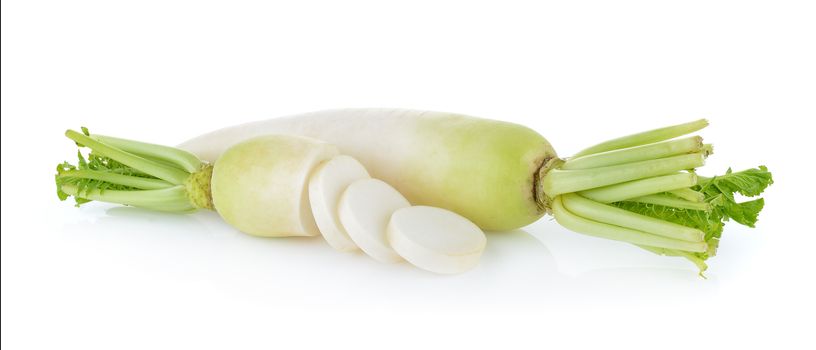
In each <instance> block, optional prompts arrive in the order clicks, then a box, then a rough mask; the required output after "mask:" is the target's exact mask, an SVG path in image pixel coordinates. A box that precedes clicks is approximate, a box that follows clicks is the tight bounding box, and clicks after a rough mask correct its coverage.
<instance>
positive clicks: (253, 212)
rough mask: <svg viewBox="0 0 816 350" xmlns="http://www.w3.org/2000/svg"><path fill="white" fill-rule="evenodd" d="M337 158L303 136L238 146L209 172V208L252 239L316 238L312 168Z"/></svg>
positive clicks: (256, 140)
mask: <svg viewBox="0 0 816 350" xmlns="http://www.w3.org/2000/svg"><path fill="white" fill-rule="evenodd" d="M337 154H338V150H337V147H335V146H333V145H330V144H327V143H325V142H321V141H317V140H314V139H310V138H306V137H301V136H287V135H269V136H262V137H258V138H254V139H250V140H247V141H244V142H242V143H239V144H237V145H235V146H234V147H231V148H230V149H229V150H227V151H226V152H224V154H223V155H221V157H219V158H218V160H217V161H216V162H215V165H214V166H213V173H212V180H211V183H212V200H213V204H214V206H215V208H216V210H217V211H218V214H220V215H221V217H222V218H224V220H225V221H226V222H227V223H229V224H230V225H232V226H234V227H235V228H237V229H238V230H240V231H242V232H245V233H248V234H251V235H255V236H265V237H284V236H315V235H318V234H320V232H319V231H318V229H317V226H316V225H315V222H314V218H313V217H312V210H311V207H310V205H309V196H308V190H307V187H308V184H307V182H308V180H309V175H310V173H311V171H312V169H314V168H315V166H317V165H318V164H320V163H321V162H323V161H325V160H327V159H331V158H332V157H334V156H336V155H337Z"/></svg>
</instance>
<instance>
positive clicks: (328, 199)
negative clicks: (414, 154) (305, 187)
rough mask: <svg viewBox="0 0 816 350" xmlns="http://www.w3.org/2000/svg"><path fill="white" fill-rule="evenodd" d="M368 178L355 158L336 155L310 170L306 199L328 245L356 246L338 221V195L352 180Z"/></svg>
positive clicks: (348, 248)
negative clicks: (311, 171) (307, 197)
mask: <svg viewBox="0 0 816 350" xmlns="http://www.w3.org/2000/svg"><path fill="white" fill-rule="evenodd" d="M367 178H370V176H369V175H368V172H367V171H366V169H365V167H363V165H362V164H360V162H358V161H357V160H356V159H354V158H352V157H350V156H346V155H340V156H337V157H334V158H332V159H330V160H329V161H326V162H325V163H323V164H321V165H320V166H318V167H317V169H315V170H314V173H312V176H311V177H310V179H309V202H310V204H311V206H312V214H313V215H314V218H315V222H316V223H317V227H318V228H319V229H320V233H322V234H323V238H324V239H326V242H327V243H329V245H330V246H332V248H334V249H336V250H339V251H353V250H357V249H358V247H357V245H356V244H354V241H352V240H351V237H349V235H348V233H346V229H345V228H343V225H342V224H341V223H340V216H339V215H338V208H337V206H338V204H339V202H340V195H342V194H343V191H344V190H345V189H346V188H347V187H348V186H349V185H351V184H352V183H353V182H354V181H357V180H360V179H367Z"/></svg>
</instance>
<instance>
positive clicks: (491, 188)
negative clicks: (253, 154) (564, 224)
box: [179, 109, 556, 230]
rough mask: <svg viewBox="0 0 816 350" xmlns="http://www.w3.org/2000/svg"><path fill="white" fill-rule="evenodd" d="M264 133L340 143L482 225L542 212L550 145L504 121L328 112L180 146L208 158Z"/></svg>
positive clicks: (418, 194) (378, 171)
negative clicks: (539, 190)
mask: <svg viewBox="0 0 816 350" xmlns="http://www.w3.org/2000/svg"><path fill="white" fill-rule="evenodd" d="M264 134H292V135H303V136H308V137H313V138H316V139H319V140H323V141H326V142H328V143H331V144H334V145H337V147H338V148H339V149H340V151H341V152H342V153H343V154H347V155H350V156H352V157H354V158H356V159H357V160H359V161H360V163H362V164H363V165H364V166H365V167H366V169H368V171H369V172H370V173H371V176H372V177H375V178H379V179H383V180H384V181H386V182H388V183H389V184H391V185H392V186H394V187H395V188H396V189H397V190H399V191H400V192H401V193H402V194H403V195H405V197H406V198H408V200H410V201H411V203H414V204H420V205H429V206H435V207H442V208H445V209H448V210H451V211H454V212H456V213H459V214H461V215H463V216H465V217H467V218H468V219H470V220H473V221H474V222H475V223H476V224H478V225H479V226H480V227H481V228H483V229H486V230H507V229H513V228H518V227H522V226H525V225H528V224H530V223H532V222H534V221H536V220H537V219H538V218H540V217H541V216H542V215H544V213H545V212H546V210H547V208H546V205H543V204H541V203H538V202H537V200H536V199H537V198H536V194H535V193H534V192H535V181H536V178H537V177H538V170H539V168H540V167H541V166H542V164H543V163H544V162H545V161H547V160H548V159H552V158H554V157H556V154H555V151H554V150H553V148H552V147H551V146H550V144H549V143H548V142H547V140H545V139H544V137H542V136H541V135H539V134H538V133H536V132H535V131H533V130H531V129H529V128H527V127H524V126H521V125H517V124H512V123H507V122H501V121H495V120H488V119H481V118H473V117H467V116H463V115H459V114H453V113H443V112H428V111H415V110H400V109H345V110H329V111H321V112H315V113H308V114H303V115H298V116H291V117H284V118H273V119H269V120H262V121H257V122H253V123H247V124H243V125H236V126H232V127H228V128H224V129H220V130H217V131H214V132H211V133H209V134H206V135H202V136H199V137H197V138H195V139H192V140H189V141H187V142H184V143H183V144H181V145H180V146H179V147H181V148H182V149H185V150H188V151H190V152H192V153H194V154H196V155H197V156H199V157H200V158H202V159H204V160H209V161H212V160H214V159H215V158H217V157H218V155H219V154H221V152H223V151H224V150H226V149H227V148H228V147H229V146H231V145H233V144H235V143H237V142H240V141H241V140H244V139H247V138H250V137H254V136H259V135H264Z"/></svg>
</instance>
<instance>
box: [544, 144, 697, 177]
mask: <svg viewBox="0 0 816 350" xmlns="http://www.w3.org/2000/svg"><path fill="white" fill-rule="evenodd" d="M701 151H703V138H702V137H700V136H692V137H686V138H682V139H678V140H672V141H664V142H658V143H652V144H647V145H641V146H636V147H632V148H625V149H618V150H614V151H607V152H603V153H595V154H590V155H586V156H583V157H577V158H570V159H568V160H567V161H566V162H564V165H562V166H561V168H560V169H563V170H577V169H590V168H599V167H604V166H610V165H618V164H626V163H633V162H638V161H642V160H650V159H657V158H665V157H670V156H676V155H680V154H685V153H697V152H701Z"/></svg>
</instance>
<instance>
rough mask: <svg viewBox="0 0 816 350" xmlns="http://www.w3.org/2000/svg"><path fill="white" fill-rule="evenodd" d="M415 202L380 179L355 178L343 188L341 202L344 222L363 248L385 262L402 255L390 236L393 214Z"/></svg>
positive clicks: (352, 236) (341, 218) (341, 219)
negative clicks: (397, 250) (411, 201)
mask: <svg viewBox="0 0 816 350" xmlns="http://www.w3.org/2000/svg"><path fill="white" fill-rule="evenodd" d="M410 205H411V204H410V203H408V200H406V199H405V197H403V196H402V195H401V194H400V193H399V192H397V190H395V189H394V188H393V187H391V186H389V185H388V184H387V183H385V182H383V181H382V180H378V179H360V180H357V181H354V182H353V183H352V184H351V185H349V186H348V188H346V190H345V191H343V194H342V195H341V196H340V202H339V205H338V210H337V212H338V214H339V216H340V222H341V223H342V224H343V227H344V228H345V229H346V232H348V234H349V236H350V237H351V239H352V240H354V243H356V244H357V246H358V247H360V249H362V250H363V252H365V253H366V254H368V255H369V256H370V257H372V258H374V259H375V260H377V261H381V262H388V263H393V262H399V261H402V258H401V257H400V256H399V254H397V252H395V251H394V249H393V248H392V247H391V245H390V244H389V243H388V239H387V238H386V228H387V226H388V220H389V219H391V215H392V214H393V213H394V212H395V211H396V210H397V209H400V208H406V207H409V206H410Z"/></svg>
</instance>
